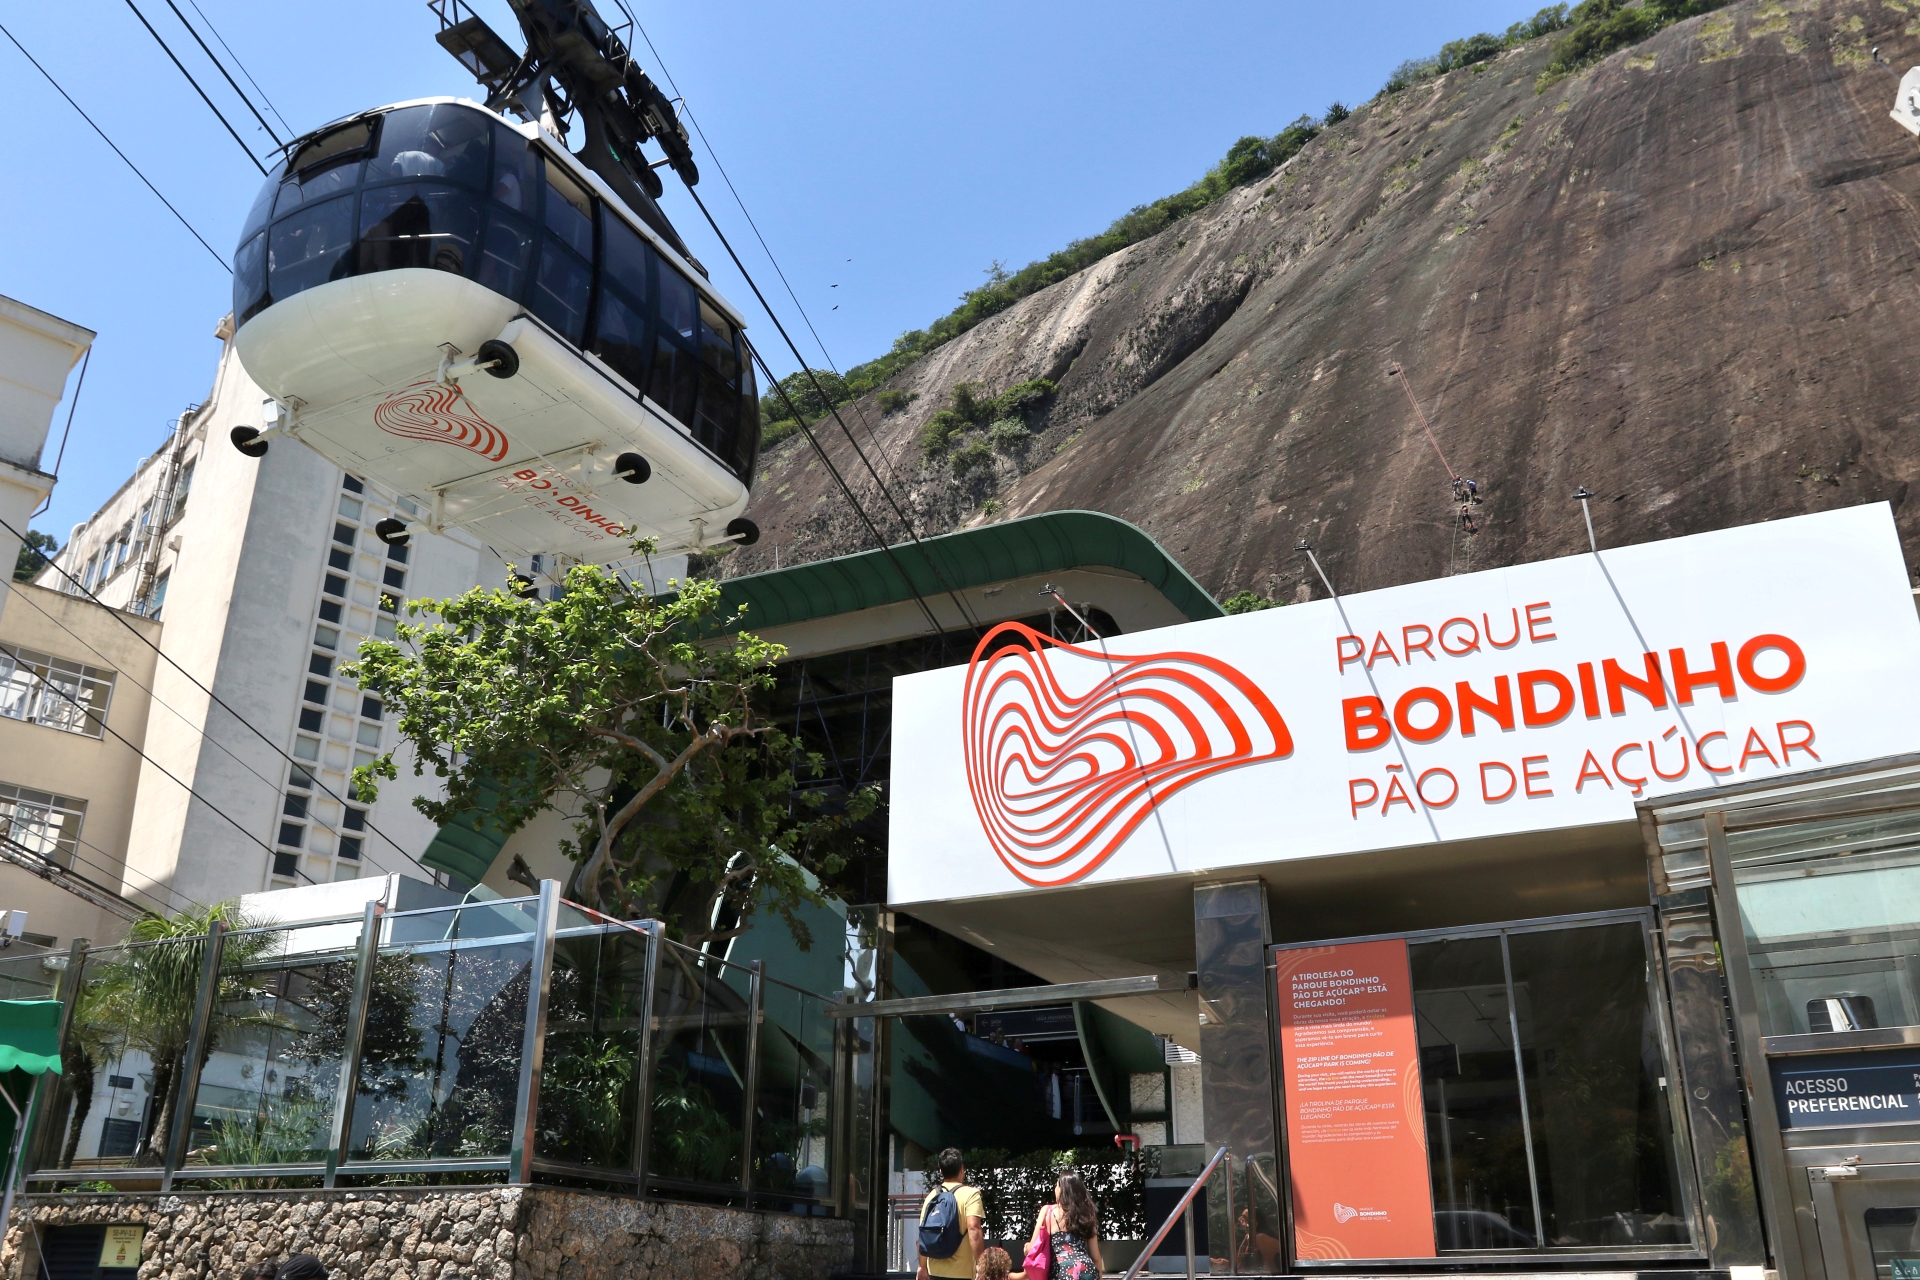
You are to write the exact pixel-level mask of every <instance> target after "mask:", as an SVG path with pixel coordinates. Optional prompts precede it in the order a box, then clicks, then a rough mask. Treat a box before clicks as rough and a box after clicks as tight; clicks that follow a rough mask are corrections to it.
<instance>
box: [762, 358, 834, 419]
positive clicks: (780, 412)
mask: <svg viewBox="0 0 1920 1280" xmlns="http://www.w3.org/2000/svg"><path fill="white" fill-rule="evenodd" d="M809 375H811V376H809ZM816 384H818V389H817V390H816V389H815V386H816ZM777 385H778V386H779V388H780V391H784V392H786V396H785V397H784V398H782V396H781V395H780V391H773V390H769V391H768V392H767V394H766V395H764V396H761V397H760V417H761V418H762V419H763V420H765V421H768V422H775V421H778V420H780V419H782V418H791V417H792V416H793V413H794V410H798V411H799V412H800V415H801V416H802V417H804V418H806V419H808V420H809V421H811V420H812V419H815V418H818V417H820V416H822V415H823V414H825V413H826V412H827V411H828V410H829V409H831V408H833V407H835V406H836V405H843V404H845V403H846V402H847V401H849V400H851V399H853V398H854V395H855V394H856V393H855V392H854V391H852V390H851V389H849V388H848V386H847V382H846V379H844V378H842V377H841V376H840V375H839V374H837V373H835V372H834V371H833V370H831V369H804V370H800V371H797V372H794V373H790V374H788V375H787V376H786V377H784V378H782V379H780V381H779V383H778V384H777ZM822 392H824V393H825V395H824V396H823V395H822V394H821V393H822ZM789 402H791V403H792V405H793V409H789V408H787V405H788V403H789Z"/></svg>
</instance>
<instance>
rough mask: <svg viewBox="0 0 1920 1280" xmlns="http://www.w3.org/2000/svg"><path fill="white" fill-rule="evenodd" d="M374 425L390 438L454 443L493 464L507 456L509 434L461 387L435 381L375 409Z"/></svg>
mask: <svg viewBox="0 0 1920 1280" xmlns="http://www.w3.org/2000/svg"><path fill="white" fill-rule="evenodd" d="M373 425H374V426H376V427H378V428H380V429H381V430H382V431H384V432H386V433H387V434H388V435H390V436H400V437H401V438H403V439H406V440H432V441H436V442H438V443H440V444H450V445H453V446H455V447H456V448H460V449H465V450H467V451H468V452H469V453H477V454H479V455H480V456H481V457H483V458H485V459H486V460H487V461H489V462H498V461H500V460H501V459H502V458H504V457H506V456H507V433H506V432H504V431H502V430H501V429H500V428H498V427H496V426H494V425H493V424H492V423H491V422H488V421H487V420H486V419H485V418H483V417H481V416H480V415H479V414H478V413H476V412H475V411H474V408H473V405H472V404H471V403H470V402H467V399H466V397H465V396H464V395H462V394H461V392H460V388H459V387H456V386H448V385H446V384H444V383H439V382H435V381H432V380H431V379H429V380H428V381H426V382H416V383H414V384H413V385H412V386H410V387H407V388H405V389H404V390H401V391H396V392H395V393H394V394H392V395H390V396H388V397H387V398H386V399H385V400H383V401H381V402H380V403H379V404H378V405H376V406H374V410H373Z"/></svg>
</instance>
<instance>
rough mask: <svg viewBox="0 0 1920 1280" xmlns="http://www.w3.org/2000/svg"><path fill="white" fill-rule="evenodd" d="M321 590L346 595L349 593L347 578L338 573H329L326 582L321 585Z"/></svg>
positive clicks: (331, 593) (334, 594) (333, 594)
mask: <svg viewBox="0 0 1920 1280" xmlns="http://www.w3.org/2000/svg"><path fill="white" fill-rule="evenodd" d="M321 590H322V591H325V592H326V593H327V594H328V595H330V596H344V595H346V594H347V580H346V579H345V578H343V577H341V576H340V575H339V574H337V573H330V574H328V575H327V581H326V584H325V585H324V586H322V587H321Z"/></svg>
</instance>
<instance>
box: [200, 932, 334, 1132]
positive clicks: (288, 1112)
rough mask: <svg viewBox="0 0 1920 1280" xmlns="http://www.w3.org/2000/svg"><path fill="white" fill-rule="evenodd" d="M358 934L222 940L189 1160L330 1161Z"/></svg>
mask: <svg viewBox="0 0 1920 1280" xmlns="http://www.w3.org/2000/svg"><path fill="white" fill-rule="evenodd" d="M359 933H360V926H359V924H358V923H357V922H356V923H353V924H347V925H339V924H333V925H319V926H313V927H308V928H299V929H288V930H281V931H272V932H259V933H255V932H248V933H239V934H234V935H233V936H231V937H229V938H228V940H227V949H226V955H225V956H224V957H223V967H225V968H226V969H227V970H228V973H227V976H225V977H224V978H223V979H222V981H221V984H220V1001H219V1005H218V1010H219V1012H218V1015H217V1017H216V1020H215V1023H214V1038H213V1048H212V1053H211V1054H210V1056H209V1057H208V1058H207V1061H206V1065H205V1066H203V1067H202V1068H201V1069H200V1087H199V1092H198V1093H197V1094H196V1095H195V1098H194V1109H193V1138H192V1141H191V1142H190V1144H189V1146H190V1149H191V1150H192V1153H193V1154H192V1155H191V1157H190V1158H189V1160H188V1163H189V1164H208V1165H251V1164H293V1163H300V1162H314V1163H318V1162H321V1161H324V1160H325V1159H326V1155H327V1135H328V1131H329V1128H330V1127H331V1125H332V1123H333V1107H334V1098H335V1095H336V1094H337V1092H338V1091H339V1086H340V1072H341V1065H342V1061H343V1059H342V1056H341V1055H342V1052H343V1050H344V1048H345V1046H346V1033H347V1015H348V1010H349V1008H350V1007H351V1005H352V1002H353V970H354V949H353V948H354V945H355V943H356V942H357V941H358V937H359Z"/></svg>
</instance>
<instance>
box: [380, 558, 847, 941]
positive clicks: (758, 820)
mask: <svg viewBox="0 0 1920 1280" xmlns="http://www.w3.org/2000/svg"><path fill="white" fill-rule="evenodd" d="M635 549H636V551H637V552H650V551H651V545H650V544H648V543H646V542H644V541H642V542H639V543H636V544H635ZM677 585H678V594H676V595H671V596H659V597H654V596H649V595H648V594H646V592H645V591H644V590H642V589H640V588H638V587H636V586H635V585H634V584H633V583H632V582H631V581H630V580H629V579H627V578H624V577H622V576H620V575H618V574H616V573H613V572H610V571H608V570H606V569H603V568H600V567H598V566H595V565H575V566H574V567H573V568H572V569H571V570H570V571H569V572H568V574H567V578H566V585H565V590H564V591H563V592H562V594H561V595H560V598H559V599H557V600H552V601H532V600H525V599H522V598H520V597H519V596H518V595H517V594H515V593H513V592H511V591H507V590H501V589H482V588H475V589H474V590H472V591H469V592H467V593H466V594H465V595H462V596H458V597H456V598H453V599H450V600H427V601H419V600H416V601H412V602H410V603H409V604H408V612H409V613H410V614H412V615H414V616H416V617H420V616H425V617H427V618H430V619H434V621H428V622H407V623H403V624H402V625H401V626H400V627H399V629H398V632H397V634H396V635H395V637H394V640H393V641H392V642H391V643H388V642H384V641H368V642H366V643H364V644H362V645H361V647H360V659H359V661H358V662H357V663H354V664H351V665H349V666H347V667H346V668H345V669H344V670H345V671H346V672H347V673H348V674H349V675H350V677H351V678H354V679H357V680H358V681H359V682H360V684H361V687H362V688H364V689H366V690H368V691H369V692H372V693H375V694H377V695H378V696H379V697H380V698H381V699H382V700H383V701H384V702H385V703H386V705H387V707H388V708H390V710H391V711H392V713H393V714H394V716H395V718H396V720H397V723H398V725H399V732H400V737H401V739H402V740H403V741H404V742H405V743H406V744H408V745H409V746H411V748H412V750H413V754H414V770H415V772H416V774H419V773H424V772H425V771H426V770H428V769H431V770H432V771H433V773H434V775H435V776H436V777H438V778H441V779H443V780H444V786H445V795H444V798H441V799H433V798H427V797H422V798H419V799H416V800H415V801H414V805H415V807H416V808H418V809H419V811H420V812H421V813H423V814H425V815H426V816H427V817H428V818H429V819H430V820H432V821H434V822H438V823H443V824H444V823H446V822H449V821H451V820H453V819H454V818H455V817H457V816H459V815H461V814H463V813H466V812H469V811H471V810H475V809H484V808H490V809H491V813H490V815H489V818H488V820H489V821H490V822H491V823H493V824H495V825H496V826H497V828H498V829H500V830H502V831H505V832H509V833H510V832H513V831H516V830H518V829H519V828H520V827H522V826H524V825H525V824H526V823H527V821H528V820H529V819H531V818H532V817H533V816H534V815H535V814H537V813H539V812H541V811H543V810H547V809H553V810H556V811H558V812H560V813H562V814H564V815H565V816H567V817H570V818H571V819H573V835H574V838H573V839H571V840H569V841H566V842H564V843H563V846H562V847H563V849H564V851H565V852H566V854H567V855H568V857H569V858H571V859H572V861H573V862H574V871H573V873H572V875H571V877H570V878H569V881H568V884H567V896H568V897H570V898H572V899H574V900H575V901H579V902H582V903H584V904H586V905H587V906H591V907H594V908H596V909H598V910H602V911H605V912H607V913H608V914H610V915H614V916H616V917H619V918H622V919H633V918H636V917H639V916H653V917H656V918H658V919H661V920H663V921H665V922H666V924H667V925H668V927H669V929H670V930H671V931H672V933H673V934H674V935H675V936H677V937H679V938H681V939H682V940H684V941H686V942H688V943H692V944H699V943H703V942H708V941H715V940H719V939H722V938H726V937H731V936H735V935H737V934H739V933H741V932H744V931H745V929H746V927H747V925H748V922H749V918H750V917H751V916H752V915H753V914H754V913H755V912H756V911H759V910H767V911H771V912H773V913H774V914H775V915H778V916H780V917H781V918H782V919H784V920H785V921H786V922H787V925H788V927H789V929H791V930H792V932H793V935H794V938H795V940H796V941H797V942H799V944H800V945H801V946H802V947H805V946H808V945H810V943H811V938H810V936H809V934H808V931H807V928H806V925H805V923H804V922H803V921H802V919H801V917H800V916H799V914H798V911H799V909H800V908H801V907H802V906H803V905H809V904H811V905H818V904H819V903H821V902H822V901H823V899H822V897H821V895H820V893H819V891H818V889H817V888H816V885H817V883H818V882H817V880H816V879H815V877H830V876H832V875H834V874H836V873H837V872H838V871H839V870H840V868H841V867H842V865H843V863H844V856H845V853H844V851H845V850H846V849H847V847H848V842H850V841H851V840H853V839H854V838H855V837H854V835H853V833H852V826H853V824H855V823H858V822H859V821H860V820H861V819H863V818H865V817H866V816H868V815H869V814H871V813H872V812H873V810H874V807H875V806H876V804H877V803H878V796H877V793H874V792H872V791H863V792H861V793H857V794H854V795H851V796H843V797H837V798H836V802H835V803H833V804H831V805H830V804H828V803H827V801H826V799H825V797H823V796H822V795H821V794H820V793H819V792H818V791H817V790H810V789H808V787H807V786H806V782H807V780H808V779H809V778H812V777H817V776H819V775H820V773H821V772H822V770H821V761H820V759H819V757H817V756H813V755H809V754H805V753H803V752H801V751H800V750H799V749H798V747H797V745H796V744H795V743H794V742H793V741H791V740H790V739H789V738H788V737H787V736H786V735H785V734H783V733H781V732H780V730H779V728H778V727H777V726H776V725H774V724H773V723H772V722H771V721H769V720H767V719H765V718H764V717H763V716H762V715H761V714H760V713H759V710H758V707H757V705H756V703H757V701H758V700H759V699H761V698H762V697H763V695H764V694H765V693H766V692H767V691H768V690H769V689H771V687H772V685H773V667H774V664H775V663H777V662H778V661H779V660H780V659H781V658H782V657H783V656H784V655H785V652H786V651H785V650H784V649H783V648H782V647H781V646H779V645H777V644H771V643H768V642H767V641H765V640H762V639H760V638H758V637H756V636H754V635H751V634H749V633H748V632H746V631H743V630H740V627H741V624H742V623H743V622H744V611H742V612H738V613H734V614H732V615H731V616H727V615H725V614H724V613H723V610H722V605H721V599H720V587H719V585H718V584H717V583H714V582H711V581H697V580H696V581H689V582H682V583H679V584H677ZM398 776H399V774H398V770H397V767H396V766H395V764H394V753H393V752H391V751H389V752H388V753H387V754H386V755H384V756H382V757H381V758H380V759H378V760H376V761H374V762H373V763H372V764H369V765H365V766H362V767H361V768H360V769H358V770H356V771H355V774H354V786H355V787H356V788H357V790H358V794H359V796H360V798H361V799H362V800H371V799H372V798H373V797H374V796H375V795H376V794H377V791H376V787H377V782H376V779H381V778H384V779H389V780H391V779H394V778H397V777H398ZM489 793H493V794H497V797H498V799H497V801H494V802H492V803H491V804H490V805H488V804H486V803H483V800H482V796H483V795H486V794H489Z"/></svg>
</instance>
